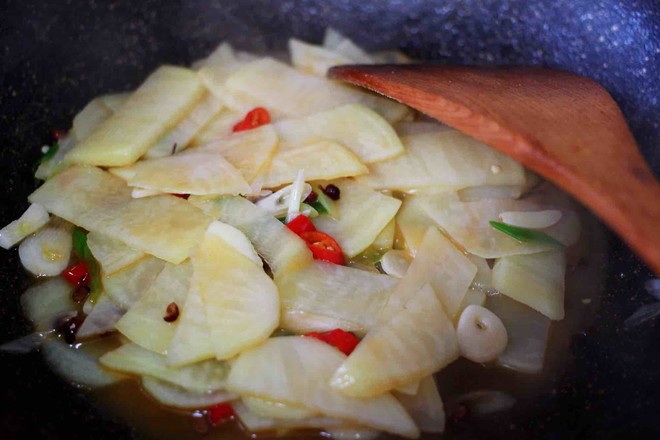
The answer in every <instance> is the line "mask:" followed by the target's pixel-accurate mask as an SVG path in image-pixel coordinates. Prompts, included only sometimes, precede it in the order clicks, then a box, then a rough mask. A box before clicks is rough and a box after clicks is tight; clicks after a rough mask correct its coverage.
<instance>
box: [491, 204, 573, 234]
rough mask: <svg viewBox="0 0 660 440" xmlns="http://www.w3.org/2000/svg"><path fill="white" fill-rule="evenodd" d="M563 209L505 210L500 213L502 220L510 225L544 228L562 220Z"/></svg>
mask: <svg viewBox="0 0 660 440" xmlns="http://www.w3.org/2000/svg"><path fill="white" fill-rule="evenodd" d="M561 216H562V214H561V211H559V210H557V209H546V210H543V211H531V212H521V211H517V212H515V211H514V212H503V213H501V214H500V218H501V219H502V222H503V223H505V224H507V225H509V226H518V227H520V228H529V229H544V228H549V227H550V226H552V225H554V224H556V223H557V222H558V221H559V220H561Z"/></svg>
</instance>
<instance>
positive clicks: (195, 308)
mask: <svg viewBox="0 0 660 440" xmlns="http://www.w3.org/2000/svg"><path fill="white" fill-rule="evenodd" d="M213 357H215V351H214V350H213V344H211V329H210V328H209V324H208V322H207V320H206V305H205V304H204V299H203V297H202V292H200V290H199V289H198V288H197V286H196V285H193V284H191V285H190V288H189V289H188V292H187V294H186V300H185V303H184V304H183V312H181V314H180V316H179V320H178V324H177V326H176V330H175V331H174V336H173V337H172V342H171V343H170V346H169V348H168V349H167V364H168V365H171V366H181V365H187V364H194V363H195V362H198V361H203V360H206V359H212V358H213Z"/></svg>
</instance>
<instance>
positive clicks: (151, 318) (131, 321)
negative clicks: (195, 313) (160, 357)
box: [115, 260, 192, 354]
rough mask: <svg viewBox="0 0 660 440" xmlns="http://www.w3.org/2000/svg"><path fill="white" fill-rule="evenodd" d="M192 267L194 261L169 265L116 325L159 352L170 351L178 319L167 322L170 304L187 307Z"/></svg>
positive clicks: (130, 336)
mask: <svg viewBox="0 0 660 440" xmlns="http://www.w3.org/2000/svg"><path fill="white" fill-rule="evenodd" d="M191 275H192V267H191V265H190V262H189V261H188V260H186V261H185V262H183V263H181V264H179V265H174V264H169V263H168V264H166V265H165V267H164V268H163V270H162V271H161V272H160V274H158V276H157V277H156V278H155V279H154V280H153V282H152V283H151V285H150V286H149V287H148V288H147V290H146V291H145V292H144V294H143V295H142V297H141V298H140V299H139V300H138V301H137V302H136V303H135V304H133V306H132V307H131V308H130V309H129V310H128V311H127V312H126V314H125V315H124V316H123V317H122V318H121V319H120V320H119V321H118V322H117V323H116V324H115V328H116V329H117V330H118V331H119V332H120V333H121V334H123V335H124V336H126V337H127V338H128V339H130V340H131V341H133V342H134V343H136V344H138V345H139V346H141V347H143V348H146V349H147V350H151V351H155V352H156V353H162V354H167V349H168V348H169V346H170V344H171V342H172V338H174V332H175V330H176V326H177V324H178V319H177V320H176V321H174V322H167V321H165V319H163V318H164V316H165V315H166V310H167V307H168V305H169V304H171V303H174V304H176V305H177V307H178V308H179V313H180V312H181V310H182V309H183V305H184V302H185V299H186V293H187V292H188V288H189V284H190V277H191Z"/></svg>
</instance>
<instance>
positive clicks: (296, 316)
mask: <svg viewBox="0 0 660 440" xmlns="http://www.w3.org/2000/svg"><path fill="white" fill-rule="evenodd" d="M280 320H281V321H280V325H281V326H282V328H284V329H286V330H287V331H290V332H292V333H295V334H297V335H304V334H307V333H310V332H329V331H331V330H334V329H337V328H339V329H342V330H344V331H347V332H353V333H356V334H364V333H365V327H364V324H360V323H355V322H351V321H346V320H344V319H341V318H336V317H333V316H328V315H320V314H317V313H310V312H304V311H301V310H287V309H284V310H282V312H281V316H280Z"/></svg>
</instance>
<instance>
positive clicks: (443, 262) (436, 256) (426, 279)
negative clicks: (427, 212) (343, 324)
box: [380, 227, 477, 322]
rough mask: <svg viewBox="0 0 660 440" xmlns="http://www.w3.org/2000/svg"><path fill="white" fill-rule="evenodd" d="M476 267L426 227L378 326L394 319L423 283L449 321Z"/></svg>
mask: <svg viewBox="0 0 660 440" xmlns="http://www.w3.org/2000/svg"><path fill="white" fill-rule="evenodd" d="M476 274H477V267H476V266H475V265H474V264H472V262H471V261H470V260H469V259H468V258H467V257H466V256H465V255H464V254H463V253H462V252H461V251H460V250H458V249H456V247H455V246H454V245H453V244H452V243H451V242H450V241H449V240H448V239H447V238H446V237H445V236H444V235H442V233H440V231H438V229H437V228H435V227H430V228H429V229H428V231H427V232H426V235H425V236H424V239H423V240H422V244H421V246H420V248H419V250H418V251H417V255H416V256H415V259H414V260H413V261H412V263H410V266H409V267H408V270H407V271H406V274H405V275H404V276H403V278H402V279H401V281H400V282H399V284H397V286H396V288H395V289H394V291H393V292H392V295H391V296H390V297H389V301H388V302H387V305H386V306H385V307H384V308H383V310H382V311H381V317H380V319H381V322H383V321H387V320H389V319H391V318H392V317H393V316H396V315H397V314H398V313H399V311H400V310H402V309H403V308H404V307H407V306H406V304H407V303H408V301H410V300H411V299H412V297H413V296H414V295H416V294H417V292H418V291H419V289H421V288H422V286H424V285H425V284H427V283H430V284H431V287H433V290H434V291H435V293H436V294H437V295H438V299H439V300H440V302H441V303H442V305H443V307H444V309H445V312H446V314H447V315H448V316H449V317H450V318H451V319H453V318H454V317H455V316H456V314H457V313H458V312H459V311H460V306H461V303H462V302H463V298H464V297H465V293H466V292H467V290H468V288H469V287H470V284H471V283H472V280H473V279H474V276H475V275H476Z"/></svg>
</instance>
